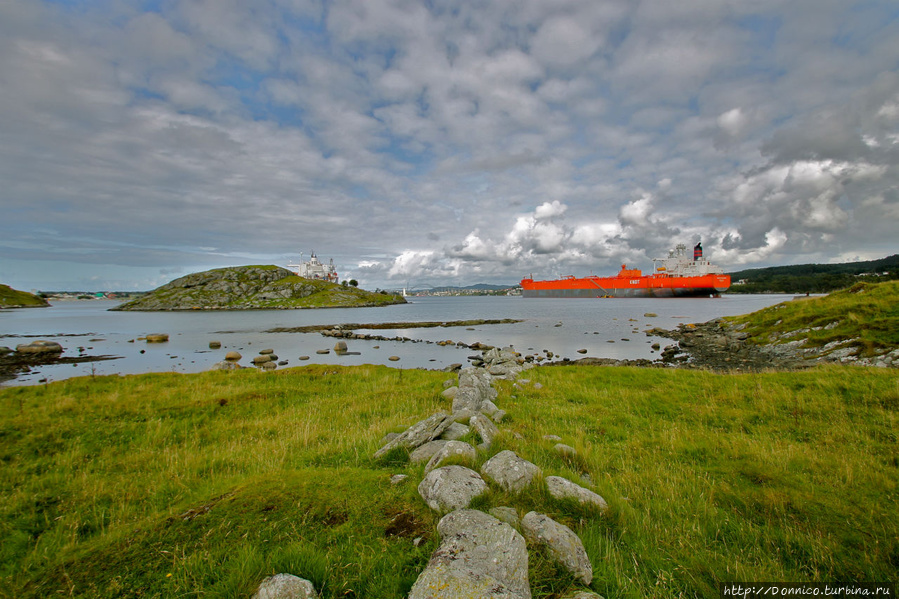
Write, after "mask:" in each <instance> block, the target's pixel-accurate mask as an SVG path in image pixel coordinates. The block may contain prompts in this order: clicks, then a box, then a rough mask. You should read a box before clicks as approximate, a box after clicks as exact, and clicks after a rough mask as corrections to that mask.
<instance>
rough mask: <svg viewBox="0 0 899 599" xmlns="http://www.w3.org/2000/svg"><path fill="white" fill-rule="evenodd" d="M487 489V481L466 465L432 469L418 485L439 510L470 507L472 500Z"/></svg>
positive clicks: (427, 502) (424, 496) (427, 500)
mask: <svg viewBox="0 0 899 599" xmlns="http://www.w3.org/2000/svg"><path fill="white" fill-rule="evenodd" d="M486 491H487V483H485V482H484V479H483V478H481V475H479V474H478V473H477V472H475V471H474V470H471V469H469V468H465V467H464V466H444V467H443V468H437V469H435V470H431V471H430V472H429V473H428V475H427V476H425V478H424V480H422V481H421V483H419V485H418V494H419V495H421V498H422V499H424V500H425V503H426V504H428V507H429V508H431V509H432V510H434V511H437V512H451V511H453V510H458V509H463V508H466V507H468V504H470V503H471V500H472V499H474V498H475V497H477V496H479V495H482V494H483V493H485V492H486Z"/></svg>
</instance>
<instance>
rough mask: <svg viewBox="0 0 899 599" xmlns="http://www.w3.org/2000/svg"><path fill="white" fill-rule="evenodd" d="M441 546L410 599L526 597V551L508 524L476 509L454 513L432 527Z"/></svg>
mask: <svg viewBox="0 0 899 599" xmlns="http://www.w3.org/2000/svg"><path fill="white" fill-rule="evenodd" d="M437 532H438V533H439V534H440V546H439V547H438V548H437V550H436V551H435V552H434V553H433V554H432V555H431V559H430V561H429V562H428V566H427V567H426V568H425V570H424V571H423V572H422V573H421V574H420V575H419V577H418V579H417V580H416V581H415V584H414V585H413V586H412V590H411V591H410V592H409V599H471V598H475V597H476V598H478V599H500V598H502V599H530V597H531V590H530V585H529V583H528V553H527V547H526V544H525V541H524V539H523V538H522V536H521V535H520V534H518V532H516V531H515V529H513V528H512V527H511V526H509V525H508V524H506V523H504V522H500V521H499V520H497V519H496V518H494V517H492V516H488V515H487V514H485V513H483V512H479V511H477V510H458V511H455V512H452V513H450V514H447V515H446V516H444V517H443V518H442V519H441V520H440V523H439V524H438V525H437Z"/></svg>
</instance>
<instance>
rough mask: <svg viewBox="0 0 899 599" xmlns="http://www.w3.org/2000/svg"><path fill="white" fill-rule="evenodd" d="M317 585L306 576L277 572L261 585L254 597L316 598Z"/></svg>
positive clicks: (275, 598)
mask: <svg viewBox="0 0 899 599" xmlns="http://www.w3.org/2000/svg"><path fill="white" fill-rule="evenodd" d="M317 597H318V593H316V592H315V587H313V586H312V583H311V582H309V581H308V580H306V579H305V578H300V577H299V576H294V575H293V574H275V575H274V576H269V577H268V578H266V579H265V580H263V581H262V583H261V584H260V585H259V588H258V589H257V590H256V594H255V595H253V599H316V598H317Z"/></svg>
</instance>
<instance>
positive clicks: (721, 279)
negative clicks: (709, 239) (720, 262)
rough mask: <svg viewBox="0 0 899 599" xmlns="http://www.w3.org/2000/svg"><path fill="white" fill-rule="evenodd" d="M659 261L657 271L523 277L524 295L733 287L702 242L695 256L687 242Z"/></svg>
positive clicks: (711, 291) (706, 292) (657, 293)
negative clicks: (705, 257) (708, 257)
mask: <svg viewBox="0 0 899 599" xmlns="http://www.w3.org/2000/svg"><path fill="white" fill-rule="evenodd" d="M653 262H654V263H656V262H657V263H659V264H657V265H656V267H655V272H654V273H653V274H651V275H644V274H643V273H642V272H641V271H640V270H637V269H629V268H627V266H626V265H624V264H622V265H621V271H620V272H619V273H618V274H617V275H615V276H614V277H597V276H593V275H591V276H589V277H575V276H571V275H569V276H567V277H562V278H561V279H555V280H551V281H535V280H534V279H531V278H527V279H522V280H521V289H522V295H523V296H524V297H709V296H712V297H717V296H718V295H719V294H720V293H721V292H722V291H727V289H728V288H729V287H730V275H726V274H723V273H722V271H721V268H719V267H717V266H715V265H713V264H712V263H711V262H709V261H708V260H703V259H702V244H701V243H697V244H696V246H695V247H694V248H693V259H692V260H691V259H690V258H689V257H688V256H687V246H685V245H684V244H679V245H678V246H677V248H676V249H675V250H673V251H671V252H669V254H668V258H659V259H655V260H653Z"/></svg>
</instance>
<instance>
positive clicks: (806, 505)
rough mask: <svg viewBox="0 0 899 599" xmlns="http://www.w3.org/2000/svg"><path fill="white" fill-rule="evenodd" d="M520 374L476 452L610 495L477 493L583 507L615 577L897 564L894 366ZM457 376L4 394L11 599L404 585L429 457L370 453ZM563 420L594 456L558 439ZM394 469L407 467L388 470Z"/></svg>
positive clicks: (757, 576)
mask: <svg viewBox="0 0 899 599" xmlns="http://www.w3.org/2000/svg"><path fill="white" fill-rule="evenodd" d="M525 376H526V377H527V378H529V379H531V380H532V383H531V384H527V385H522V388H520V389H519V388H514V387H513V386H512V385H511V383H501V384H499V385H498V386H499V387H500V395H499V398H498V399H497V404H498V405H500V406H501V407H502V408H503V409H505V410H507V411H508V413H509V420H508V422H506V423H504V424H503V425H502V426H501V434H500V437H499V439H498V440H497V442H496V444H495V446H494V447H493V448H492V449H491V451H490V452H489V453H483V452H482V453H479V455H478V459H477V462H476V463H475V464H474V467H475V468H479V467H480V465H481V464H482V463H483V462H484V461H486V460H487V459H488V458H489V457H490V456H492V455H494V454H495V453H497V452H499V451H501V450H502V449H512V450H514V451H516V452H517V453H518V454H519V455H521V456H522V457H524V458H525V459H528V460H530V461H533V462H535V463H536V464H538V465H539V466H540V467H541V468H542V469H543V472H544V475H547V476H548V475H552V474H557V475H561V476H565V477H567V478H570V479H572V480H575V481H578V480H581V481H582V483H583V484H585V485H586V486H588V487H590V488H593V489H594V490H596V491H597V492H599V493H600V494H601V495H602V496H603V497H604V498H605V499H606V500H607V501H608V502H609V504H610V506H611V509H610V512H609V513H608V514H607V515H605V516H602V517H601V516H599V515H598V514H596V513H595V512H593V511H591V510H589V509H585V508H583V507H581V506H579V505H576V504H572V503H570V502H559V501H556V500H554V499H552V498H551V497H549V496H548V494H547V493H546V492H545V490H544V489H543V487H541V486H540V485H537V486H535V487H533V488H531V489H529V490H527V491H526V492H525V493H523V494H521V495H510V494H507V493H504V492H502V491H500V490H499V489H496V488H492V489H491V491H490V492H489V493H488V495H486V496H485V497H482V498H479V499H478V500H477V501H476V504H475V506H476V507H478V508H482V509H489V508H490V507H492V506H495V505H511V506H513V507H515V508H517V509H518V511H519V513H520V514H521V515H523V514H524V513H526V512H527V511H530V510H532V509H536V510H538V511H543V512H545V513H548V514H549V515H550V516H552V517H554V518H556V519H558V520H559V521H561V522H563V523H565V524H567V525H569V526H570V527H572V528H573V529H574V530H576V531H577V532H578V533H579V534H580V536H581V538H582V539H583V540H584V543H585V546H586V548H587V551H588V554H589V555H590V557H591V561H592V563H593V566H594V572H595V580H594V583H593V585H592V587H593V588H594V589H595V590H596V591H598V592H600V593H601V594H603V595H604V596H606V597H609V598H611V597H619V596H621V597H679V596H691V597H692V596H700V597H701V596H711V595H714V594H715V593H717V590H716V587H715V584H716V583H717V582H718V581H764V580H769V581H777V580H781V581H893V582H895V581H896V572H897V569H899V540H897V537H899V524H897V520H896V518H895V514H896V513H899V505H897V502H899V500H897V481H899V458H897V455H899V451H897V450H899V448H897V419H896V416H897V409H899V377H897V375H896V373H895V371H884V370H880V369H861V368H826V369H816V370H812V371H804V372H800V373H765V374H747V375H738V376H723V375H714V374H710V373H705V372H693V371H667V370H657V369H634V368H577V367H556V368H543V369H536V370H533V371H529V372H528V373H527V374H526V375H525ZM446 378H448V375H446V374H444V373H439V372H428V371H418V370H413V371H408V370H396V369H391V368H386V367H380V366H379V367H374V366H359V367H349V368H345V367H335V366H308V367H302V368H294V369H288V370H283V371H277V372H274V373H268V374H262V373H258V372H255V371H248V372H247V371H241V372H234V373H203V374H196V375H177V374H158V375H142V376H129V377H114V376H113V377H97V378H91V377H85V378H80V379H70V380H67V381H60V382H57V383H52V384H50V385H46V386H37V387H21V388H10V389H5V390H2V391H0V423H2V424H0V460H2V464H3V468H2V471H0V499H2V501H0V538H2V539H3V542H2V544H0V596H2V597H47V596H53V595H57V594H60V595H66V596H74V597H110V598H111V597H176V596H177V597H200V596H202V597H239V596H240V597H247V596H250V595H251V594H252V592H253V591H254V589H255V588H256V586H257V585H258V584H259V582H260V581H261V579H262V578H263V577H264V576H266V575H270V574H273V573H276V572H290V573H293V574H296V575H299V576H303V577H305V578H308V579H310V580H312V581H313V583H314V584H315V585H316V588H318V589H320V590H321V592H322V596H323V597H327V598H331V597H388V598H393V597H396V598H400V597H405V596H406V594H407V593H408V590H409V588H410V587H411V585H412V583H413V582H414V581H415V579H416V577H417V576H418V573H419V572H420V571H421V570H422V569H423V568H424V566H425V565H426V563H427V560H428V557H429V555H430V553H431V552H432V551H433V550H434V548H435V547H436V545H437V541H438V540H437V538H436V523H437V520H438V516H437V515H436V514H432V513H431V512H430V511H429V510H428V509H427V507H426V506H425V505H424V502H423V501H422V500H421V499H420V498H419V497H418V494H417V491H416V488H415V487H416V485H417V483H418V481H419V480H420V479H421V475H422V471H423V468H424V465H412V464H409V463H408V461H407V458H406V456H405V455H404V454H403V452H399V453H397V455H391V456H388V459H385V460H382V461H379V462H373V461H372V460H371V458H370V456H371V455H372V454H373V453H374V451H375V450H376V449H377V448H378V446H379V439H380V438H381V436H382V435H383V434H384V433H386V432H388V431H395V430H398V429H401V428H402V427H404V426H407V425H410V424H412V423H414V422H416V421H418V420H420V419H422V418H424V417H427V416H428V415H430V414H431V413H433V412H434V411H437V410H440V409H443V410H446V409H448V408H449V405H448V402H447V400H445V399H443V398H442V397H441V396H440V391H442V389H443V385H442V384H441V383H442V382H443V381H444V380H445V379H446ZM536 382H540V383H541V384H542V388H539V389H538V388H535V385H534V384H533V383H536ZM545 434H556V435H559V436H561V437H562V438H563V442H564V443H567V444H569V445H572V446H574V447H575V448H577V450H578V452H579V454H578V456H576V457H575V458H570V459H564V458H562V457H560V456H558V455H557V454H556V453H555V452H554V451H553V450H552V445H553V443H552V442H549V441H544V440H543V435H545ZM394 473H406V474H409V475H410V480H409V481H407V483H406V484H404V485H399V486H393V485H391V484H390V483H389V477H390V475H391V474H394ZM581 476H586V477H588V480H590V481H592V482H591V483H587V482H583V480H584V479H581ZM416 538H421V539H422V540H421V542H420V544H419V545H418V546H417V547H416V546H415V545H414V544H413V540H414V539H416ZM530 563H531V572H530V581H531V585H532V589H533V592H534V596H535V597H561V596H562V595H563V593H565V592H569V591H571V590H574V589H577V588H579V587H578V585H577V584H576V583H575V582H573V581H572V580H571V578H570V577H569V576H567V575H566V574H564V573H563V572H561V571H559V569H558V566H556V565H555V564H553V562H552V561H551V560H549V559H547V558H546V556H545V555H543V554H542V553H541V552H540V551H539V550H536V549H534V548H532V551H531V558H530Z"/></svg>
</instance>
